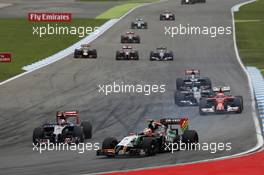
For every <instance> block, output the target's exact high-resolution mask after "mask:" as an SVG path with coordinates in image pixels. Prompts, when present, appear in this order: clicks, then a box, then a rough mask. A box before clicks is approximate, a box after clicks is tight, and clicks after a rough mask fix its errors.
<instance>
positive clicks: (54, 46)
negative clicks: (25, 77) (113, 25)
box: [0, 19, 106, 81]
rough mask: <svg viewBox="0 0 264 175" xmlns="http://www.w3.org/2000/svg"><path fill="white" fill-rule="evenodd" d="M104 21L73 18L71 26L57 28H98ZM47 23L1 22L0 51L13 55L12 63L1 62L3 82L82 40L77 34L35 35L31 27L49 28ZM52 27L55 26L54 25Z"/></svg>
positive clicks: (0, 78)
mask: <svg viewBox="0 0 264 175" xmlns="http://www.w3.org/2000/svg"><path fill="white" fill-rule="evenodd" d="M104 22H106V20H103V19H74V20H73V21H72V22H71V23H59V24H58V26H66V25H67V26H76V27H77V26H85V27H88V26H89V27H96V26H100V25H102V24H103V23H104ZM46 25H47V23H31V22H28V21H27V20H26V19H0V26H1V27H0V38H1V39H0V40H1V42H0V52H11V53H12V62H11V63H0V81H2V80H5V79H7V78H10V77H12V76H15V75H17V74H19V73H21V72H23V70H22V67H23V66H25V65H28V64H30V63H33V62H36V61H38V60H40V59H44V58H46V57H48V56H50V55H53V54H54V53H56V52H58V51H60V50H63V49H65V48H67V47H68V46H70V45H72V44H73V43H75V42H77V41H78V40H80V39H81V38H80V37H79V36H77V35H46V36H43V37H42V38H40V37H38V36H37V35H33V34H32V32H33V29H32V27H33V26H34V27H36V26H46ZM50 25H53V26H55V24H54V23H50Z"/></svg>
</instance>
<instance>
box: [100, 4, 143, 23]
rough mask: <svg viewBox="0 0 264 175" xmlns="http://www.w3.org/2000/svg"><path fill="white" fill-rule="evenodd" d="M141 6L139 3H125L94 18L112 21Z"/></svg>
mask: <svg viewBox="0 0 264 175" xmlns="http://www.w3.org/2000/svg"><path fill="white" fill-rule="evenodd" d="M139 5H141V3H127V4H122V5H118V6H115V7H113V8H110V9H109V10H107V11H105V12H104V13H102V14H100V15H99V16H97V17H96V19H114V18H119V17H121V16H122V15H124V14H125V13H126V12H128V11H129V10H131V9H133V8H135V7H137V6H139Z"/></svg>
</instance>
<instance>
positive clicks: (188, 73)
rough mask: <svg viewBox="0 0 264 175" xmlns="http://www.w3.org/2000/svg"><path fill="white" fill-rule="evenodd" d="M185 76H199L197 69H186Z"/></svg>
mask: <svg viewBox="0 0 264 175" xmlns="http://www.w3.org/2000/svg"><path fill="white" fill-rule="evenodd" d="M185 75H200V70H199V69H186V70H185Z"/></svg>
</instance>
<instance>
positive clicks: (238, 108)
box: [199, 86, 243, 115]
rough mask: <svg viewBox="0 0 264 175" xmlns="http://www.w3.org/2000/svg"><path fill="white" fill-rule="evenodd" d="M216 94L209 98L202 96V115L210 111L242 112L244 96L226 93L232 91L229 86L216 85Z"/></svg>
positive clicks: (200, 110)
mask: <svg viewBox="0 0 264 175" xmlns="http://www.w3.org/2000/svg"><path fill="white" fill-rule="evenodd" d="M213 91H214V92H215V95H214V96H212V97H208V98H201V99H200V104H199V112H200V114H201V115H205V114H208V113H218V114H223V113H241V112H242V110H243V97H242V96H232V95H226V94H225V93H226V92H230V87H229V86H224V87H214V88H213Z"/></svg>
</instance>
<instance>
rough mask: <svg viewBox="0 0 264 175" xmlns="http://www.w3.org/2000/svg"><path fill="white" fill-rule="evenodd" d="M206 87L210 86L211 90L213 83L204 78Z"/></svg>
mask: <svg viewBox="0 0 264 175" xmlns="http://www.w3.org/2000/svg"><path fill="white" fill-rule="evenodd" d="M204 86H208V87H209V89H212V82H211V80H210V79H209V78H208V77H206V78H204Z"/></svg>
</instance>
